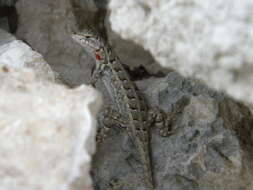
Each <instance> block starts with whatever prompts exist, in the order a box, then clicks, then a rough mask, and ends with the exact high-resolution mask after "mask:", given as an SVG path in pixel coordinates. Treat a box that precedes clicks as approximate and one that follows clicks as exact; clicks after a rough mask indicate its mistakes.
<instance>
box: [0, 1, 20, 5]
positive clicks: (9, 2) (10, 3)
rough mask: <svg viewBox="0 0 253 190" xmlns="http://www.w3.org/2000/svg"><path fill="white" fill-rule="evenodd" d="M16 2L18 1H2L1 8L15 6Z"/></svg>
mask: <svg viewBox="0 0 253 190" xmlns="http://www.w3.org/2000/svg"><path fill="white" fill-rule="evenodd" d="M16 2H17V0H0V6H3V5H5V6H13V5H15V3H16Z"/></svg>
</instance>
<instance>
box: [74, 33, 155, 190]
mask: <svg viewBox="0 0 253 190" xmlns="http://www.w3.org/2000/svg"><path fill="white" fill-rule="evenodd" d="M72 38H73V39H74V40H75V41H76V42H78V43H79V44H80V45H81V46H83V47H84V48H85V50H86V51H88V52H90V53H91V55H92V56H93V57H94V59H95V61H96V69H95V71H94V74H93V83H95V82H96V81H97V80H98V79H102V81H103V83H104V84H105V86H106V88H107V90H108V92H109V94H110V96H111V98H112V100H113V101H114V103H115V105H116V106H117V108H118V111H119V113H120V115H121V116H122V118H123V119H124V120H125V121H127V123H128V124H127V132H128V134H129V136H130V138H131V139H132V140H133V142H134V144H135V146H136V148H137V151H138V153H139V158H140V160H141V163H142V170H143V171H142V175H143V178H144V180H145V182H146V187H147V189H148V190H154V183H153V177H152V169H151V160H150V135H149V126H150V122H149V121H148V119H147V118H148V109H147V106H146V103H145V101H144V100H143V98H142V97H141V96H140V95H139V94H138V91H137V88H136V87H135V85H134V83H133V82H132V81H131V80H130V79H129V76H128V73H127V72H126V70H125V69H124V67H123V65H122V64H121V62H120V60H119V59H118V58H117V57H116V56H115V55H114V54H113V53H112V51H111V48H110V47H109V46H108V45H107V44H105V42H104V41H103V40H102V39H101V38H100V37H99V36H97V35H95V34H94V33H92V32H90V31H84V32H82V33H79V34H73V35H72ZM102 76H103V77H102Z"/></svg>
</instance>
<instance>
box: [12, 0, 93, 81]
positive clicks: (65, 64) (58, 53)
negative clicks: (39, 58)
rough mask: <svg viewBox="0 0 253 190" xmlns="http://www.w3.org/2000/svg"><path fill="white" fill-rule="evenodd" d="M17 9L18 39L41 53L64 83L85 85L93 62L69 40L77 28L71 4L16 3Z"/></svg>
mask: <svg viewBox="0 0 253 190" xmlns="http://www.w3.org/2000/svg"><path fill="white" fill-rule="evenodd" d="M16 8H17V11H18V14H19V27H18V31H17V36H18V38H20V39H23V40H25V41H26V42H27V43H28V44H29V45H30V46H31V47H32V48H33V49H35V50H36V51H38V52H39V53H41V54H42V55H43V57H44V58H45V60H46V61H47V62H48V63H49V64H50V66H51V67H52V69H53V70H54V71H55V72H57V73H59V74H60V76H61V78H62V79H63V81H64V82H65V83H67V84H69V85H71V86H77V85H80V84H83V83H84V82H88V81H89V77H90V73H91V69H92V64H93V62H92V59H91V58H90V57H89V56H87V54H86V53H85V51H83V50H82V48H81V47H80V46H79V45H78V44H77V43H75V42H74V41H73V40H72V39H71V36H70V35H71V34H72V33H73V32H75V31H77V30H78V29H77V24H76V20H75V16H74V14H73V9H72V6H71V3H70V1H69V0H55V1H51V0H45V1H32V2H28V1H26V0H19V1H18V2H17V4H16ZM31 18H33V19H31Z"/></svg>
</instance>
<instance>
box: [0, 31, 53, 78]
mask: <svg viewBox="0 0 253 190" xmlns="http://www.w3.org/2000/svg"><path fill="white" fill-rule="evenodd" d="M0 65H8V66H12V67H15V68H22V67H29V68H32V69H33V70H34V71H35V73H36V77H37V79H38V80H41V79H42V80H45V79H46V80H50V81H54V80H55V77H54V73H53V71H52V70H51V68H50V66H49V65H48V64H47V63H46V61H45V60H44V59H43V57H42V56H41V55H40V54H39V53H37V52H36V51H33V50H32V49H31V48H30V47H29V46H28V45H26V44H25V43H23V42H22V41H20V40H16V38H15V37H14V36H12V35H11V34H9V33H7V32H5V31H4V30H1V29H0Z"/></svg>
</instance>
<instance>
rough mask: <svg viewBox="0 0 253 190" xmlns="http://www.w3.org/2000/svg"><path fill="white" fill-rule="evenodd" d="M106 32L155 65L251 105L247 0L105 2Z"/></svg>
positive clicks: (252, 41)
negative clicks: (143, 53) (137, 48)
mask: <svg viewBox="0 0 253 190" xmlns="http://www.w3.org/2000/svg"><path fill="white" fill-rule="evenodd" d="M109 7H110V9H111V14H110V22H111V25H112V29H113V30H114V31H116V32H118V33H119V34H120V35H121V36H122V37H123V38H125V39H131V40H133V41H134V42H136V43H138V44H141V45H142V46H143V47H144V48H145V49H147V50H149V51H150V52H151V54H152V55H153V56H154V58H155V60H156V61H157V62H159V63H160V64H161V65H163V66H166V67H172V68H174V69H176V70H177V71H179V72H180V73H181V74H183V75H184V76H194V77H197V78H200V79H202V80H203V81H205V82H206V83H207V84H208V85H209V86H211V87H214V88H215V89H219V90H225V91H226V92H227V93H228V94H229V95H231V96H233V97H235V98H237V99H240V100H243V101H245V102H250V103H253V89H252V86H253V78H252V72H253V64H252V63H253V62H252V60H253V54H252V52H251V49H252V47H253V24H252V19H253V18H252V14H251V13H252V11H253V2H252V1H251V0H245V1H243V2H242V1H237V0H223V1H215V2H214V1H212V0H205V1H202V0H192V1H189V0H180V1H178V0H171V1H168V0H156V1H146V0H140V1H136V0H125V1H118V0H111V1H110V4H109Z"/></svg>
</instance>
